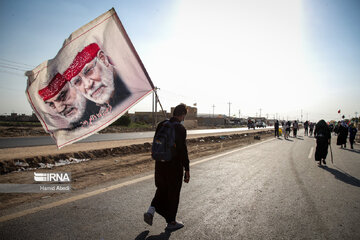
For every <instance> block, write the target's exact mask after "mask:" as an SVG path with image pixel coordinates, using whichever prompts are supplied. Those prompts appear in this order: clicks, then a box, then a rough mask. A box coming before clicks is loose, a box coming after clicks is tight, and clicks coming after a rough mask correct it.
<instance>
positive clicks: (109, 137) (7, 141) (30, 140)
mask: <svg viewBox="0 0 360 240" xmlns="http://www.w3.org/2000/svg"><path fill="white" fill-rule="evenodd" d="M268 128H273V127H268ZM245 130H248V128H221V129H201V130H188V131H187V133H188V135H194V134H208V133H220V132H223V133H226V132H237V131H245ZM152 137H154V131H148V132H130V133H107V134H94V135H91V136H90V137H88V138H85V139H82V140H80V141H78V143H85V142H101V141H116V140H128V139H141V138H152ZM54 144H55V141H54V140H53V139H52V138H51V137H50V136H41V137H15V138H14V137H11V138H0V148H14V147H33V146H46V145H54Z"/></svg>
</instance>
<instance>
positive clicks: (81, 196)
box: [0, 139, 274, 223]
mask: <svg viewBox="0 0 360 240" xmlns="http://www.w3.org/2000/svg"><path fill="white" fill-rule="evenodd" d="M273 140H274V139H269V140H266V141H263V142H259V143H256V144H251V145H248V146H246V147H243V148H238V149H235V150H232V151H229V152H225V153H221V154H218V155H215V156H212V157H208V158H205V159H202V160H199V161H196V162H193V163H191V164H190V166H194V165H196V164H199V163H203V162H207V161H210V160H212V159H214V158H218V157H223V156H226V155H229V154H232V153H234V152H238V151H241V150H244V149H247V148H250V147H253V146H257V145H259V144H262V143H266V142H269V141H273ZM153 177H154V174H150V175H147V176H144V177H141V178H137V179H133V180H130V181H127V182H123V183H119V184H116V185H113V186H110V187H105V188H101V189H98V190H95V191H92V192H87V193H83V194H79V195H76V196H73V197H70V198H67V199H63V200H60V201H57V202H52V203H49V204H45V205H43V206H39V207H34V208H30V209H26V210H23V211H20V212H17V213H13V214H9V215H5V216H2V217H0V223H1V222H6V221H9V220H11V219H15V218H19V217H23V216H26V215H29V214H32V213H37V212H40V211H42V210H46V209H50V208H54V207H58V206H61V205H64V204H67V203H71V202H75V201H77V200H81V199H85V198H88V197H92V196H95V195H98V194H100V193H105V192H108V191H111V190H115V189H118V188H122V187H125V186H129V185H131V184H135V183H139V182H142V181H145V180H148V179H150V178H153Z"/></svg>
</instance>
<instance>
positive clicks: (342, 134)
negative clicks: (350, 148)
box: [336, 121, 348, 148]
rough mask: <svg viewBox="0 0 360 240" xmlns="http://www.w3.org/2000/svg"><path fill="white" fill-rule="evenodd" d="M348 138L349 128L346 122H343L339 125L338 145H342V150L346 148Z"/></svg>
mask: <svg viewBox="0 0 360 240" xmlns="http://www.w3.org/2000/svg"><path fill="white" fill-rule="evenodd" d="M347 136H348V126H347V125H346V123H345V121H342V122H341V123H340V124H339V128H338V137H337V141H336V145H340V147H341V148H346V140H347Z"/></svg>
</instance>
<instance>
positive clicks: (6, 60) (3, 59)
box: [0, 57, 35, 68]
mask: <svg viewBox="0 0 360 240" xmlns="http://www.w3.org/2000/svg"><path fill="white" fill-rule="evenodd" d="M0 60H2V61H5V62H11V63H15V64H18V65H25V66H28V67H32V68H34V67H35V66H33V65H29V64H26V63H20V62H15V61H11V60H8V59H5V58H1V57H0Z"/></svg>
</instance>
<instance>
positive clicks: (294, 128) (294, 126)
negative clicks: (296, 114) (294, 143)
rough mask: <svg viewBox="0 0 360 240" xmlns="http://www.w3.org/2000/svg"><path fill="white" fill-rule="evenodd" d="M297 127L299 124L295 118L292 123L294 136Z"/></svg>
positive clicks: (295, 135)
mask: <svg viewBox="0 0 360 240" xmlns="http://www.w3.org/2000/svg"><path fill="white" fill-rule="evenodd" d="M298 128H299V124H298V122H297V121H296V120H295V121H294V123H293V135H294V138H296V137H297V131H298Z"/></svg>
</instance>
